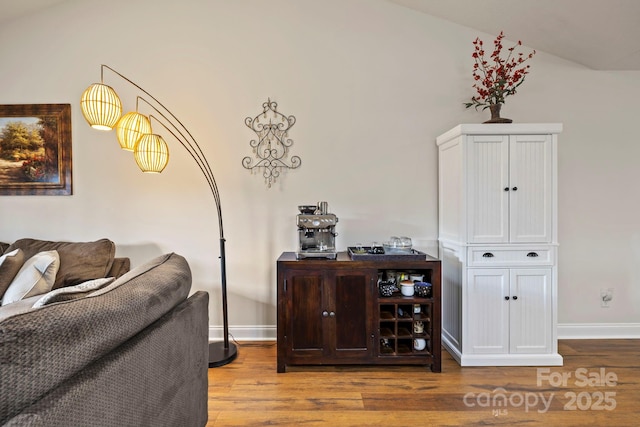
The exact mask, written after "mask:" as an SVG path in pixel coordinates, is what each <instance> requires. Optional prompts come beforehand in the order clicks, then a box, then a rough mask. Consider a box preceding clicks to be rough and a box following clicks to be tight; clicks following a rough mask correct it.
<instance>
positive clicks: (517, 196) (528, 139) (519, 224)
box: [467, 135, 552, 243]
mask: <svg viewBox="0 0 640 427" xmlns="http://www.w3.org/2000/svg"><path fill="white" fill-rule="evenodd" d="M467 145H468V147H469V155H468V156H467V170H468V173H467V181H468V189H469V193H468V194H469V198H468V201H469V206H468V216H467V221H468V227H469V235H468V239H467V241H468V242H469V243H509V242H512V243H517V242H551V218H552V212H551V203H550V201H551V183H552V174H551V160H552V159H551V135H470V136H469V138H468V143H467Z"/></svg>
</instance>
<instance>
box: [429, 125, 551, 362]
mask: <svg viewBox="0 0 640 427" xmlns="http://www.w3.org/2000/svg"><path fill="white" fill-rule="evenodd" d="M561 130H562V125H561V124H480V125H474V124H469V125H459V126H457V127H455V128H453V129H451V130H450V131H449V132H446V133H445V134H443V135H441V136H439V137H438V138H437V141H436V142H437V145H438V151H439V171H438V174H439V184H438V185H439V188H438V190H439V245H440V257H441V259H442V279H443V280H442V343H443V345H444V347H445V348H446V349H447V350H448V351H449V352H450V353H451V354H452V355H453V357H454V358H455V359H456V360H457V361H458V362H459V363H460V364H461V365H463V366H500V365H512V366H517V365H562V357H561V356H560V355H559V354H558V352H557V332H556V328H557V250H556V249H557V244H558V242H557V136H558V134H559V133H560V132H561Z"/></svg>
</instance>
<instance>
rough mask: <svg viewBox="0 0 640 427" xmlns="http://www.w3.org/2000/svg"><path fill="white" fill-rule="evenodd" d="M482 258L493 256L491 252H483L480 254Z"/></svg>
mask: <svg viewBox="0 0 640 427" xmlns="http://www.w3.org/2000/svg"><path fill="white" fill-rule="evenodd" d="M482 258H493V254H492V253H491V252H485V253H483V254H482Z"/></svg>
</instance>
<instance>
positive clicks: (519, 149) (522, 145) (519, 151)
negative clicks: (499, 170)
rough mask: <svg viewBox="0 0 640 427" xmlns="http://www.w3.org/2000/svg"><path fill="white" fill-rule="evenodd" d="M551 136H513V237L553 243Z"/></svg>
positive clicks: (511, 177)
mask: <svg viewBox="0 0 640 427" xmlns="http://www.w3.org/2000/svg"><path fill="white" fill-rule="evenodd" d="M552 179H553V177H552V173H551V135H512V136H510V144H509V187H510V188H509V198H510V200H509V240H510V241H511V242H513V243H518V242H529V243H530V242H551V216H552V212H551V200H552V199H551V189H552V184H553V183H552V182H551V181H552Z"/></svg>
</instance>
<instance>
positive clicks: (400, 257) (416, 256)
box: [347, 246, 427, 261]
mask: <svg viewBox="0 0 640 427" xmlns="http://www.w3.org/2000/svg"><path fill="white" fill-rule="evenodd" d="M362 249H363V250H364V252H362V253H360V252H359V251H357V249H356V248H355V247H352V246H350V247H348V248H347V251H348V252H349V256H350V257H351V259H353V260H363V261H424V260H425V259H427V254H426V253H424V252H420V251H419V250H416V249H411V252H406V253H395V254H387V253H385V254H374V253H370V252H369V251H370V250H371V247H369V246H363V247H362Z"/></svg>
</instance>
